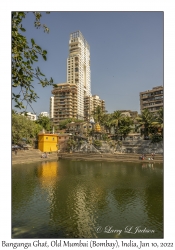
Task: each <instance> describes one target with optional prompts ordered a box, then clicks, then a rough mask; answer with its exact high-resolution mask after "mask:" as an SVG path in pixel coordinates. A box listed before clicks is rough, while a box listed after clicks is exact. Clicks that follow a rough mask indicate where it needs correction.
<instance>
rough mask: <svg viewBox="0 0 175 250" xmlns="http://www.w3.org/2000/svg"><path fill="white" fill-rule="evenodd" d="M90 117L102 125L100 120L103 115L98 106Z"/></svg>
mask: <svg viewBox="0 0 175 250" xmlns="http://www.w3.org/2000/svg"><path fill="white" fill-rule="evenodd" d="M92 115H93V117H94V120H95V122H99V123H102V120H103V119H102V118H103V115H104V111H103V110H102V108H101V107H100V106H99V105H98V106H97V107H96V109H95V110H94V111H93V112H92Z"/></svg>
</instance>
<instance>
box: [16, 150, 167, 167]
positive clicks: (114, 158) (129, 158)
mask: <svg viewBox="0 0 175 250" xmlns="http://www.w3.org/2000/svg"><path fill="white" fill-rule="evenodd" d="M41 154H42V152H41V151H40V150H38V149H30V150H21V151H18V153H17V155H15V153H14V152H12V165H14V164H24V163H32V162H39V161H46V160H47V161H54V160H58V156H57V153H56V152H54V153H52V154H48V158H41ZM139 156H141V155H140V154H132V153H130V154H128V153H122V154H119V153H115V154H110V153H104V154H99V153H96V154H95V153H88V154H87V153H59V159H69V160H85V161H110V162H119V161H121V162H152V163H153V162H155V163H156V162H157V163H162V162H163V155H162V154H156V155H155V157H154V160H149V158H151V154H147V155H146V157H145V159H144V160H139Z"/></svg>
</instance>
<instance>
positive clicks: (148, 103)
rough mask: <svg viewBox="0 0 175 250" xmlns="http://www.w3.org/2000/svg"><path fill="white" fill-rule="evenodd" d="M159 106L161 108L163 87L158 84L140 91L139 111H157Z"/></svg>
mask: <svg viewBox="0 0 175 250" xmlns="http://www.w3.org/2000/svg"><path fill="white" fill-rule="evenodd" d="M160 108H163V87H162V86H158V87H154V88H152V90H147V91H144V92H140V111H141V112H142V110H144V109H148V110H149V111H150V112H154V113H155V112H157V111H158V110H159V109H160Z"/></svg>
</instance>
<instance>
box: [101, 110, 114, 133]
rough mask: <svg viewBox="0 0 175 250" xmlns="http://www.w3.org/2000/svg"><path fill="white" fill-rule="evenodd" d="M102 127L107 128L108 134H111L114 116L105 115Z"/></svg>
mask: <svg viewBox="0 0 175 250" xmlns="http://www.w3.org/2000/svg"><path fill="white" fill-rule="evenodd" d="M102 125H103V126H104V127H105V130H106V132H109V133H110V131H111V127H112V115H111V114H104V115H103V119H102Z"/></svg>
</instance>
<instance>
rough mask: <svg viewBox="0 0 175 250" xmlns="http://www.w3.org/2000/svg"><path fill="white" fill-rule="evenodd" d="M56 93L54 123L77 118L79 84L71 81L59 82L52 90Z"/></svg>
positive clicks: (57, 123)
mask: <svg viewBox="0 0 175 250" xmlns="http://www.w3.org/2000/svg"><path fill="white" fill-rule="evenodd" d="M52 94H53V95H54V118H53V122H54V125H59V122H60V121H61V120H65V119H68V118H77V85H76V84H70V83H61V84H57V87H55V88H54V89H53V91H52Z"/></svg>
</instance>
